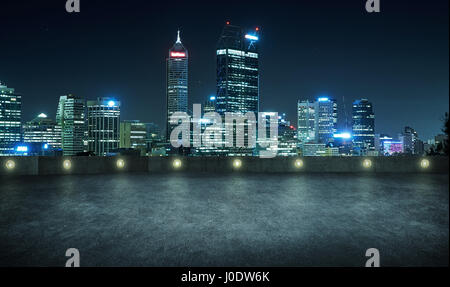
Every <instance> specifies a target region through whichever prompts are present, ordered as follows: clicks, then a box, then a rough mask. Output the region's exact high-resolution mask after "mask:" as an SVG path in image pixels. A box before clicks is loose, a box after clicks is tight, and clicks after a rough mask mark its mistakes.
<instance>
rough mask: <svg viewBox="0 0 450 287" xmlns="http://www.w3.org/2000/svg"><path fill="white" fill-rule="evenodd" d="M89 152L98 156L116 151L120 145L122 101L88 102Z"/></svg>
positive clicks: (109, 99)
mask: <svg viewBox="0 0 450 287" xmlns="http://www.w3.org/2000/svg"><path fill="white" fill-rule="evenodd" d="M87 108H88V150H89V151H91V152H93V153H94V154H95V155H98V156H106V155H108V154H109V153H112V152H114V151H116V150H117V149H118V148H119V144H120V133H119V131H120V101H117V100H115V99H113V98H98V99H97V100H96V101H88V102H87Z"/></svg>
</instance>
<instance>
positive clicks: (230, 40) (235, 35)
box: [216, 22, 259, 114]
mask: <svg viewBox="0 0 450 287" xmlns="http://www.w3.org/2000/svg"><path fill="white" fill-rule="evenodd" d="M257 33H258V29H257V30H256V31H252V32H251V33H247V34H245V33H244V31H243V30H242V29H241V28H240V27H238V26H233V25H230V24H229V22H227V25H226V26H225V27H224V28H223V31H222V35H221V36H220V39H219V42H218V45H217V51H216V56H217V96H216V108H217V112H218V113H220V114H223V113H225V112H234V113H238V112H240V113H244V114H245V113H246V112H254V113H257V112H258V111H259V65H258V49H257V42H258V40H259V37H258V35H257Z"/></svg>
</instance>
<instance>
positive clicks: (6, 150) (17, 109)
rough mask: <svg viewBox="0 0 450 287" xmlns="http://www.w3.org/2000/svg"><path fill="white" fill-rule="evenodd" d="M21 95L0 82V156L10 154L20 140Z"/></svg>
mask: <svg viewBox="0 0 450 287" xmlns="http://www.w3.org/2000/svg"><path fill="white" fill-rule="evenodd" d="M21 121H22V96H21V95H18V94H16V93H15V91H14V89H13V88H8V87H7V86H6V85H4V84H2V83H0V156H2V155H12V154H14V153H15V148H16V146H17V144H19V143H20V142H21V140H22V134H21Z"/></svg>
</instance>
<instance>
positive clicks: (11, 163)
mask: <svg viewBox="0 0 450 287" xmlns="http://www.w3.org/2000/svg"><path fill="white" fill-rule="evenodd" d="M5 167H6V169H9V170H12V169H14V168H15V167H16V163H15V162H14V161H13V160H11V159H9V160H7V161H6V163H5Z"/></svg>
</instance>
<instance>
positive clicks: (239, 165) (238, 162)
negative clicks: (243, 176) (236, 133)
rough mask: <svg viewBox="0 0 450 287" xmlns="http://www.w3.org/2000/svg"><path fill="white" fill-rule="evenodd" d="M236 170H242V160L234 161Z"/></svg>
mask: <svg viewBox="0 0 450 287" xmlns="http://www.w3.org/2000/svg"><path fill="white" fill-rule="evenodd" d="M233 166H234V168H240V167H241V166H242V161H241V160H240V159H235V160H234V161H233Z"/></svg>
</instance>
